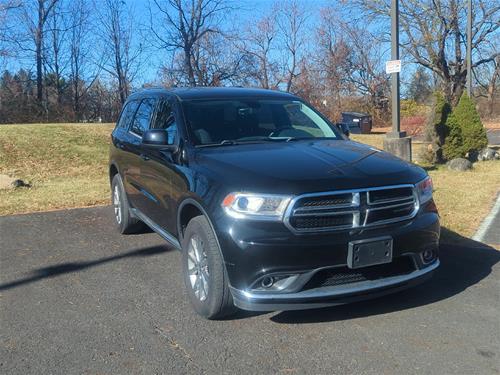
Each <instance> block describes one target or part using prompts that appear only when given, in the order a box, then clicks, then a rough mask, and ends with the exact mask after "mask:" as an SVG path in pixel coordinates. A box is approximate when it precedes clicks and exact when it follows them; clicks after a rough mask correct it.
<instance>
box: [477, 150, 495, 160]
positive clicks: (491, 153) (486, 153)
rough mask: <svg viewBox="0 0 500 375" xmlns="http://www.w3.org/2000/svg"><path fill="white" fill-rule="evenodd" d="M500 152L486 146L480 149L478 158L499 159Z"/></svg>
mask: <svg viewBox="0 0 500 375" xmlns="http://www.w3.org/2000/svg"><path fill="white" fill-rule="evenodd" d="M499 159H500V154H499V153H498V151H495V150H493V149H492V148H489V147H486V148H483V149H482V150H481V151H479V154H478V155H477V160H479V161H485V160H499Z"/></svg>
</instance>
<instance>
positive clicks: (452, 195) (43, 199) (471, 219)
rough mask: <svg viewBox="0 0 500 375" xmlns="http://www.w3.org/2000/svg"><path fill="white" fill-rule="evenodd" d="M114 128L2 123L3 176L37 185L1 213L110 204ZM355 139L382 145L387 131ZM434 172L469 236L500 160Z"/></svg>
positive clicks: (0, 200)
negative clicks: (462, 169)
mask: <svg viewBox="0 0 500 375" xmlns="http://www.w3.org/2000/svg"><path fill="white" fill-rule="evenodd" d="M112 128H113V125H112V124H49V125H1V126H0V174H7V175H9V176H11V177H16V178H21V179H23V180H25V181H27V182H29V183H31V184H32V187H31V188H28V189H26V188H18V189H15V190H0V215H9V214H14V213H24V212H32V211H45V210H53V209H61V208H68V207H85V206H93V205H99V204H107V203H108V202H109V191H108V190H109V187H108V177H107V160H108V144H109V140H110V132H111V130H112ZM352 138H353V139H354V140H356V141H359V142H364V143H368V144H371V145H373V146H375V147H378V148H382V142H383V135H380V134H376V135H353V136H352ZM417 147H418V146H417ZM415 148H416V147H414V149H415ZM414 151H415V150H414ZM429 174H430V175H431V176H432V178H433V180H434V187H435V200H436V203H437V205H438V208H439V211H440V214H441V218H442V221H441V222H442V224H443V226H445V227H447V228H448V229H449V230H451V231H453V232H457V233H458V234H460V235H462V236H465V237H470V236H471V235H472V234H473V233H474V231H475V230H476V229H477V227H478V225H479V223H480V222H481V220H482V219H483V218H484V217H485V216H486V214H487V213H488V211H489V209H490V208H491V206H492V204H493V200H494V198H495V196H496V194H497V193H498V191H499V189H500V162H498V161H493V162H482V163H477V164H475V167H474V170H473V171H469V172H451V171H448V170H447V169H446V168H445V167H439V168H437V169H434V170H430V171H429Z"/></svg>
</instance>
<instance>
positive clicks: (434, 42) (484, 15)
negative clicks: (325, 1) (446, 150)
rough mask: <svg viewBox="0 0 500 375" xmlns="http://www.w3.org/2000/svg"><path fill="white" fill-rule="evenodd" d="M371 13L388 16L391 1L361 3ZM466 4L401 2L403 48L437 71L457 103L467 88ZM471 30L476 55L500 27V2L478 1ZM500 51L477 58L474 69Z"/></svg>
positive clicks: (447, 0) (458, 0) (446, 0)
mask: <svg viewBox="0 0 500 375" xmlns="http://www.w3.org/2000/svg"><path fill="white" fill-rule="evenodd" d="M356 3H357V4H358V5H361V6H362V7H363V8H364V9H365V10H366V11H367V12H368V13H369V14H371V15H374V16H384V17H386V18H385V20H384V22H388V20H387V17H388V16H389V10H390V1H389V0H359V1H357V2H356ZM465 8H466V5H465V2H464V1H461V0H401V1H400V16H399V19H400V25H401V29H402V32H403V35H402V38H401V46H402V48H403V49H404V51H405V53H406V54H407V55H408V56H411V58H412V59H413V61H414V62H416V63H417V64H420V65H422V66H424V67H426V68H427V69H429V70H431V71H432V72H434V73H435V74H436V75H437V76H438V77H439V79H440V80H441V82H442V86H443V91H444V93H445V95H446V97H447V98H448V100H450V101H451V102H452V103H456V102H457V101H458V99H459V98H460V96H461V95H462V92H463V90H464V87H465V82H466V78H467V68H466V63H465V44H466V40H467V38H466V34H465V30H466V27H465V23H466V18H467V14H466V9H465ZM473 9H474V18H473V30H472V50H473V53H474V54H477V53H478V52H479V51H481V49H482V48H483V46H484V45H485V42H487V40H488V38H489V37H490V36H491V35H492V34H493V33H495V32H496V31H497V30H498V28H499V27H500V22H499V18H498V17H499V14H500V5H499V4H498V2H494V1H489V0H475V1H474V4H473ZM499 54H500V51H499V50H498V49H496V51H492V53H491V54H490V55H488V56H484V57H481V58H480V59H474V61H473V64H472V68H473V69H474V68H477V67H479V66H481V65H483V64H486V63H489V62H491V61H493V60H494V59H495V58H496V57H497V56H498V55H499Z"/></svg>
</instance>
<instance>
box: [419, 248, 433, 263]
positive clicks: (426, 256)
mask: <svg viewBox="0 0 500 375" xmlns="http://www.w3.org/2000/svg"><path fill="white" fill-rule="evenodd" d="M435 258H436V252H435V251H434V250H424V252H423V253H422V259H423V261H424V263H430V262H432V261H433V260H434V259H435Z"/></svg>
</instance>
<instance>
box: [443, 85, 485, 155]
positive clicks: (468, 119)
mask: <svg viewBox="0 0 500 375" xmlns="http://www.w3.org/2000/svg"><path fill="white" fill-rule="evenodd" d="M446 128H447V129H446V130H447V131H446V138H445V144H444V148H443V151H444V156H445V158H446V159H448V160H450V159H453V158H456V157H465V156H467V155H468V156H469V157H471V156H472V155H473V154H476V153H477V152H478V151H480V150H481V149H483V148H485V147H486V146H488V138H487V136H486V131H485V130H484V127H483V124H482V123H481V119H480V118H479V114H478V112H477V110H476V107H475V105H474V102H473V101H472V100H471V99H470V98H469V96H468V95H467V94H465V93H464V94H463V95H462V97H461V98H460V101H459V102H458V104H457V106H456V107H455V108H454V109H453V111H452V113H451V115H450V116H449V117H448V120H447V121H446Z"/></svg>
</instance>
